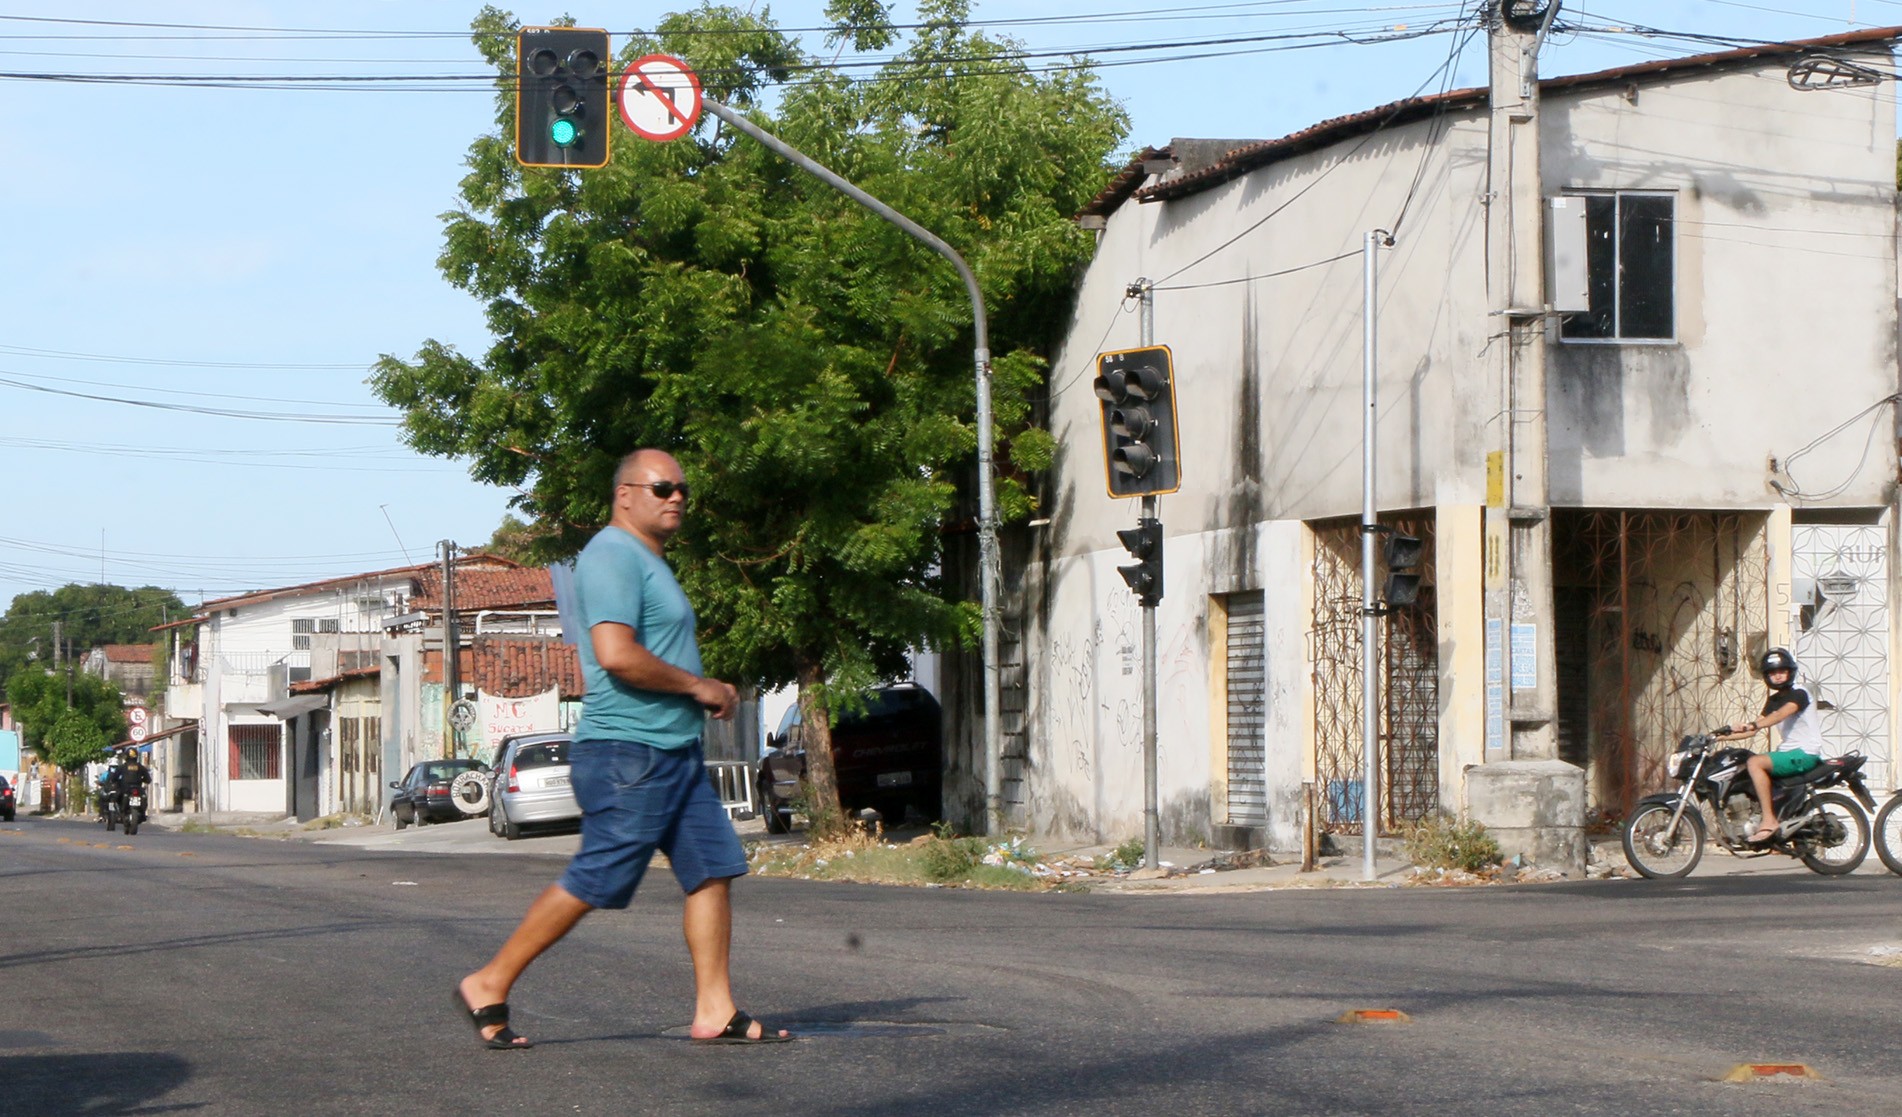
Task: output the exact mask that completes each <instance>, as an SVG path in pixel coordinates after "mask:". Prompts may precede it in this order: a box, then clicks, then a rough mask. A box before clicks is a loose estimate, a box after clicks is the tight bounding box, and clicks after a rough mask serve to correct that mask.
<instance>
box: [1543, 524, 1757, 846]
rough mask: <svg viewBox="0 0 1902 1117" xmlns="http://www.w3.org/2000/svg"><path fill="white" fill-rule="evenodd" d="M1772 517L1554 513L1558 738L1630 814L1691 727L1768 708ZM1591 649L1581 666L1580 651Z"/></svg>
mask: <svg viewBox="0 0 1902 1117" xmlns="http://www.w3.org/2000/svg"><path fill="white" fill-rule="evenodd" d="M1765 519H1766V516H1765V515H1764V514H1761V513H1710V512H1646V511H1590V512H1579V511H1560V512H1556V513H1555V514H1554V516H1553V543H1554V558H1555V561H1554V564H1553V567H1554V569H1553V580H1554V585H1555V594H1554V596H1555V598H1556V599H1557V601H1558V604H1559V610H1558V623H1559V631H1558V632H1556V633H1555V636H1556V642H1557V646H1558V649H1559V651H1558V654H1559V656H1560V659H1561V662H1560V663H1558V664H1557V665H1556V666H1557V668H1558V678H1559V694H1558V706H1559V726H1558V729H1559V739H1560V744H1561V749H1562V751H1564V752H1565V753H1566V754H1567V758H1568V759H1583V760H1584V761H1585V762H1586V763H1587V765H1588V775H1589V784H1590V787H1591V788H1592V792H1593V798H1594V800H1595V802H1596V804H1597V805H1598V806H1599V807H1601V808H1603V809H1605V810H1608V811H1612V812H1614V813H1618V814H1623V813H1625V812H1628V811H1629V810H1630V809H1631V807H1632V805H1633V804H1634V803H1635V802H1637V800H1638V798H1639V797H1640V796H1642V795H1645V794H1648V793H1649V792H1652V791H1657V790H1660V789H1662V788H1663V787H1664V785H1665V771H1664V769H1665V761H1666V760H1667V759H1668V758H1669V756H1670V754H1671V751H1672V750H1673V749H1674V748H1675V747H1676V744H1677V741H1678V739H1679V738H1680V737H1681V736H1683V735H1684V734H1686V733H1695V732H1699V731H1702V730H1704V729H1708V728H1710V727H1711V726H1714V725H1719V724H1722V723H1724V722H1727V721H1736V720H1737V719H1738V718H1739V717H1741V716H1742V715H1743V714H1744V713H1745V712H1747V711H1754V710H1755V709H1756V708H1757V706H1759V705H1761V703H1762V700H1763V695H1762V690H1761V687H1760V686H1759V685H1758V683H1757V680H1756V677H1755V676H1754V675H1753V674H1752V673H1751V670H1750V669H1749V664H1750V663H1751V662H1753V661H1754V660H1755V658H1756V657H1757V656H1758V655H1760V654H1761V653H1762V652H1763V651H1764V649H1765V646H1766V640H1767V633H1768V631H1769V615H1770V607H1769V585H1768V560H1767V557H1766V551H1765V548H1764V544H1763V524H1764V522H1765ZM1581 651H1582V652H1583V654H1584V657H1585V662H1584V669H1583V671H1582V672H1581V671H1579V670H1577V666H1578V665H1577V662H1576V660H1575V659H1571V656H1575V655H1577V654H1578V653H1579V652H1581ZM1568 652H1569V655H1568ZM1568 660H1569V662H1568ZM1581 688H1582V689H1583V696H1582V697H1581V695H1580V693H1579V692H1580V689H1581ZM1580 717H1583V718H1584V719H1585V725H1583V726H1580V725H1578V724H1577V720H1578V719H1579V718H1580ZM1579 742H1582V743H1583V748H1582V749H1580V748H1579V747H1578V743H1579ZM1579 752H1582V753H1583V756H1582V757H1578V756H1577V755H1576V754H1577V753H1579Z"/></svg>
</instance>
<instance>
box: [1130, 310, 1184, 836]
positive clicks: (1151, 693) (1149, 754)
mask: <svg viewBox="0 0 1902 1117" xmlns="http://www.w3.org/2000/svg"><path fill="white" fill-rule="evenodd" d="M1136 282H1137V283H1138V284H1139V285H1140V286H1141V288H1142V303H1141V306H1142V310H1141V313H1140V314H1139V315H1138V318H1137V321H1138V323H1139V324H1138V327H1137V329H1138V331H1139V332H1138V334H1137V337H1138V339H1139V340H1138V344H1140V345H1143V346H1150V345H1154V344H1155V343H1156V288H1155V284H1153V283H1151V282H1150V281H1149V280H1147V279H1139V280H1137V281H1136ZM1176 452H1177V453H1178V454H1180V453H1181V448H1180V447H1178V448H1177V449H1176ZM1156 505H1157V500H1156V495H1155V494H1154V493H1146V494H1144V496H1143V506H1142V518H1143V519H1144V520H1154V519H1158V516H1157V515H1156ZM1155 545H1156V546H1157V547H1160V546H1162V540H1161V538H1160V530H1158V538H1157V540H1156V544H1155ZM1161 591H1162V587H1161V586H1156V587H1155V589H1154V592H1156V593H1160V592H1161ZM1160 794H1161V792H1160V791H1159V790H1158V788H1157V778H1156V606H1155V604H1154V602H1153V600H1151V599H1150V598H1147V597H1145V598H1144V600H1143V867H1144V868H1147V869H1156V868H1160V867H1161V864H1160V860H1159V859H1160V856H1161V854H1160V852H1159V850H1158V849H1157V846H1158V845H1159V835H1160V832H1161V823H1160V820H1159V818H1158V816H1157V809H1156V800H1157V798H1158V797H1159V796H1160Z"/></svg>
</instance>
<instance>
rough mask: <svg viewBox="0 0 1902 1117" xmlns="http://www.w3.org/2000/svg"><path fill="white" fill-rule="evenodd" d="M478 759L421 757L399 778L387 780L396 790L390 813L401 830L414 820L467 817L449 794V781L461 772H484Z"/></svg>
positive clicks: (431, 820) (485, 765) (429, 820)
mask: <svg viewBox="0 0 1902 1117" xmlns="http://www.w3.org/2000/svg"><path fill="white" fill-rule="evenodd" d="M488 770H489V766H488V765H487V764H484V763H482V762H481V761H480V760H424V761H421V762H419V763H417V764H416V765H415V766H414V767H412V768H411V769H410V770H409V774H408V775H406V776H404V777H403V778H402V780H401V781H399V782H396V783H392V784H390V786H391V787H393V788H395V789H396V794H395V795H393V796H391V797H390V814H391V816H392V817H394V818H395V819H396V828H397V829H398V830H401V829H402V828H403V827H405V826H408V825H409V824H410V823H412V822H414V823H415V824H416V825H418V826H421V825H422V824H423V823H425V822H448V821H454V820H455V819H458V818H467V817H469V816H468V815H465V814H464V813H463V811H462V809H461V808H459V807H457V806H456V804H455V801H454V800H453V799H451V798H450V790H449V785H450V784H452V783H454V782H456V777H457V776H460V775H462V774H463V773H464V772H487V771H488Z"/></svg>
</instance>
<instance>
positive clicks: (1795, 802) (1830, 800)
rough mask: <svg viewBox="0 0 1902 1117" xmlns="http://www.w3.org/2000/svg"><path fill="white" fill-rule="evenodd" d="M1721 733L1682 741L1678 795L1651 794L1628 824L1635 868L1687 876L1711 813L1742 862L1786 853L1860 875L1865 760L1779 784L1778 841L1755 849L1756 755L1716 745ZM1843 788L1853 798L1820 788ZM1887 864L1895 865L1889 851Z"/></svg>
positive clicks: (1675, 760) (1866, 799)
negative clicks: (1751, 766) (1751, 764)
mask: <svg viewBox="0 0 1902 1117" xmlns="http://www.w3.org/2000/svg"><path fill="white" fill-rule="evenodd" d="M1723 732H1724V730H1722V729H1717V730H1713V731H1711V732H1709V733H1693V734H1691V735H1689V736H1687V737H1685V738H1684V739H1683V740H1682V741H1680V742H1678V747H1677V751H1676V752H1675V753H1673V754H1672V755H1671V762H1670V767H1669V771H1670V772H1671V776H1672V778H1673V779H1675V780H1676V781H1677V782H1678V787H1677V790H1675V791H1663V792H1659V793H1658V794H1656V795H1648V796H1646V797H1645V798H1644V799H1642V800H1640V801H1639V803H1638V806H1637V809H1636V810H1634V811H1632V813H1631V817H1630V819H1628V820H1627V821H1626V822H1625V833H1624V844H1625V859H1626V860H1628V861H1630V862H1631V867H1632V868H1634V869H1636V870H1638V872H1640V873H1642V874H1643V875H1645V876H1647V877H1651V878H1652V879H1654V880H1665V879H1674V878H1677V877H1683V876H1688V875H1689V874H1690V872H1691V870H1692V869H1695V868H1697V863H1698V861H1699V860H1701V859H1702V858H1703V856H1704V837H1705V834H1704V831H1705V815H1706V813H1708V814H1709V816H1710V818H1711V819H1713V820H1714V821H1715V822H1716V834H1715V837H1716V839H1717V842H1718V844H1720V845H1722V846H1723V847H1724V848H1725V849H1727V850H1729V851H1730V852H1732V853H1735V854H1738V855H1739V856H1744V857H1761V856H1763V855H1764V854H1766V853H1781V854H1784V855H1785V856H1788V857H1795V858H1797V859H1799V860H1801V861H1802V862H1803V864H1805V865H1808V866H1809V867H1810V868H1811V869H1812V870H1814V871H1816V872H1818V873H1821V874H1823V875H1824V876H1841V875H1842V874H1844V873H1849V872H1853V871H1855V868H1856V866H1858V865H1860V864H1862V861H1863V858H1865V857H1867V856H1868V855H1869V822H1868V815H1866V814H1865V813H1864V810H1865V809H1867V810H1869V811H1873V810H1875V806H1876V801H1875V797H1874V796H1872V795H1870V794H1869V789H1868V788H1867V787H1866V786H1864V784H1863V780H1862V775H1861V772H1862V765H1863V762H1864V759H1865V758H1864V757H1863V756H1862V754H1860V753H1851V754H1849V755H1848V756H1843V757H1837V758H1835V759H1832V760H1825V761H1823V762H1822V763H1820V764H1818V765H1817V766H1816V767H1814V768H1811V769H1810V770H1809V771H1807V772H1802V773H1799V774H1797V775H1793V776H1783V777H1781V778H1778V779H1776V780H1773V781H1772V783H1771V794H1770V802H1771V805H1772V806H1773V807H1774V808H1775V810H1776V816H1777V819H1778V821H1779V822H1780V823H1781V825H1780V826H1779V828H1778V831H1777V835H1776V836H1775V837H1773V838H1771V839H1769V840H1768V841H1765V842H1757V843H1752V842H1750V841H1748V840H1746V839H1748V838H1749V836H1750V835H1751V834H1753V833H1755V832H1756V830H1757V828H1758V823H1759V822H1760V820H1761V816H1762V810H1761V809H1760V807H1759V806H1758V804H1757V795H1756V792H1755V790H1753V789H1752V787H1751V785H1750V775H1749V773H1748V772H1747V771H1745V769H1744V765H1745V764H1746V763H1747V762H1748V761H1749V759H1750V757H1751V756H1752V755H1753V754H1752V753H1751V751H1750V750H1749V749H1746V748H1736V747H1727V748H1720V747H1718V745H1717V741H1716V738H1717V736H1718V735H1719V734H1721V733H1723ZM1838 786H1841V787H1846V788H1848V789H1849V790H1850V791H1852V792H1854V793H1855V798H1853V799H1852V798H1851V797H1850V796H1848V795H1845V794H1842V793H1841V792H1837V791H1824V790H1822V789H1823V788H1826V787H1838ZM1858 803H1860V804H1861V806H1858V805H1857V804H1858ZM1894 805H1895V801H1894V800H1891V801H1890V806H1891V807H1893V806H1894ZM1885 809H1886V808H1885ZM1898 825H1899V826H1902V823H1898ZM1878 826H1880V822H1878ZM1883 863H1884V864H1887V865H1889V867H1890V868H1892V869H1895V867H1896V863H1895V862H1892V861H1890V860H1889V855H1888V854H1887V853H1884V854H1883ZM1896 871H1897V872H1902V869H1896Z"/></svg>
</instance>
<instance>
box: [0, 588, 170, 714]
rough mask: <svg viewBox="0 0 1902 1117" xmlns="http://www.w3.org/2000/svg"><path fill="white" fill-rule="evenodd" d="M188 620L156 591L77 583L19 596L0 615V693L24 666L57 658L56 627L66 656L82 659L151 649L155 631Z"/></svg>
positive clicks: (165, 592)
mask: <svg viewBox="0 0 1902 1117" xmlns="http://www.w3.org/2000/svg"><path fill="white" fill-rule="evenodd" d="M188 615H189V613H188V611H187V610H186V608H185V603H184V602H182V601H180V600H179V599H178V595H177V594H175V593H173V592H172V591H171V590H166V589H160V588H158V587H157V586H140V587H139V588H137V589H131V588H128V587H126V586H112V585H103V584H98V583H94V584H90V585H84V584H80V583H77V582H75V583H72V584H70V585H64V586H61V587H59V588H58V589H56V590H51V591H48V590H34V591H33V592H32V593H23V594H20V595H19V596H17V597H15V598H14V599H13V604H12V605H10V606H9V607H8V608H7V611H6V612H5V613H4V614H0V694H5V693H6V689H7V681H8V680H9V679H10V678H11V677H12V675H13V673H14V672H15V671H18V670H19V669H20V668H21V667H23V666H24V665H26V664H28V663H38V664H40V665H41V666H49V665H51V664H52V663H53V662H54V660H55V659H56V658H58V656H56V655H55V652H54V643H53V638H54V631H55V628H54V625H55V622H57V624H58V633H59V642H60V643H61V644H64V645H65V654H67V655H72V656H82V655H84V654H85V653H86V652H87V651H88V650H89V649H91V648H96V647H98V646H99V645H101V644H149V643H151V642H153V636H152V628H153V626H155V625H160V624H164V623H165V622H167V621H175V620H178V619H179V618H181V617H184V616H188Z"/></svg>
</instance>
